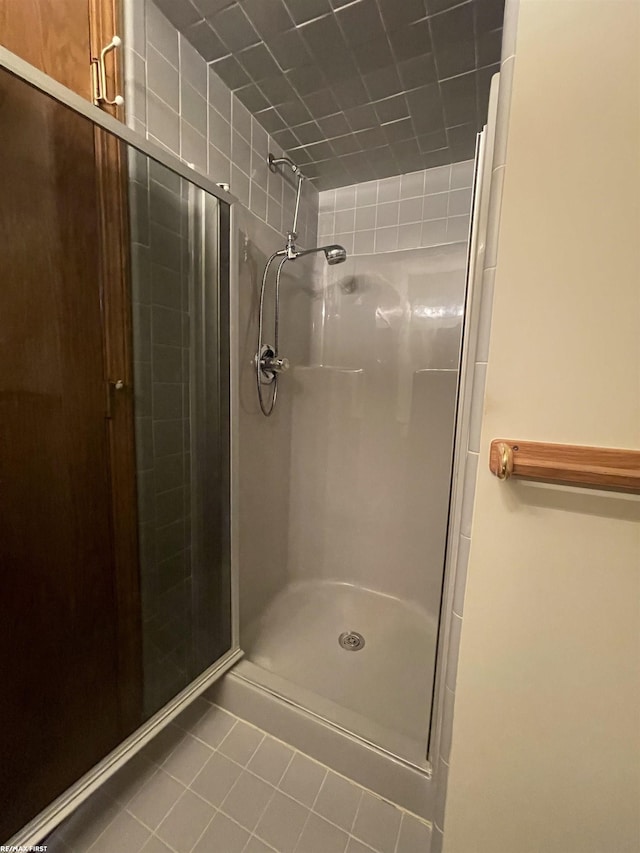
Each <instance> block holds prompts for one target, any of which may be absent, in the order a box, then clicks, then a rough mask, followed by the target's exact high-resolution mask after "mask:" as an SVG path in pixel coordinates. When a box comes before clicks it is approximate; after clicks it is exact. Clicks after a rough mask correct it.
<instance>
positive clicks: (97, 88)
mask: <svg viewBox="0 0 640 853" xmlns="http://www.w3.org/2000/svg"><path fill="white" fill-rule="evenodd" d="M121 44H122V39H121V38H120V36H114V37H113V38H112V39H111V41H110V42H109V44H107V45H105V47H103V48H102V50H101V51H100V56H99V57H98V58H97V59H92V60H91V73H92V77H93V103H94V104H95V105H96V106H97V107H99V106H100V105H101V104H109V105H110V106H116V107H121V106H122V105H123V104H124V98H123V97H122V95H116V96H115V97H114V98H112V99H110V98H108V97H107V72H106V69H105V64H104V59H105V56H106V55H107V54H108V53H109V52H110V51H112V50H115V49H116V48H117V47H120V45H121Z"/></svg>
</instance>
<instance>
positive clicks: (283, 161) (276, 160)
mask: <svg viewBox="0 0 640 853" xmlns="http://www.w3.org/2000/svg"><path fill="white" fill-rule="evenodd" d="M267 164H268V166H269V169H270V170H271V171H272V172H273V173H274V174H275V173H276V172H277V171H278V166H288V167H289V168H290V169H291V171H292V172H293V174H294V175H295V177H296V178H297V179H298V186H297V188H296V205H295V210H294V212H293V225H292V226H291V231H289V233H288V235H287V256H288V257H289V259H290V260H293V258H294V257H295V245H294V243H295V239H296V237H297V236H298V212H299V210H300V194H301V191H302V182H303V181H304V180H306V178H305V176H304V175H303V174H302V172H301V171H300V167H299V166H296V164H295V163H294V162H293V160H292V159H291V158H290V157H285V156H282V157H274V156H273V154H271V153H269V156H268V157H267Z"/></svg>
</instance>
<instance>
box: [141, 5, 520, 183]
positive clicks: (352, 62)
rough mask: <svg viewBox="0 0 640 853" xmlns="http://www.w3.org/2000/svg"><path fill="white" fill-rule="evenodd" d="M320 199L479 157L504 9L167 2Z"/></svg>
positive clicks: (186, 32) (187, 33) (169, 12)
mask: <svg viewBox="0 0 640 853" xmlns="http://www.w3.org/2000/svg"><path fill="white" fill-rule="evenodd" d="M156 2H157V5H158V6H159V7H160V8H161V9H162V11H163V12H164V13H165V14H166V15H167V17H168V18H169V19H170V20H171V22H172V23H173V24H174V25H175V26H176V27H177V28H178V29H179V30H180V31H181V32H183V33H184V35H185V36H186V38H187V39H188V40H189V41H190V42H191V43H192V44H193V45H194V47H195V48H196V49H197V50H198V51H199V52H200V53H201V54H202V56H203V57H204V58H205V59H206V60H207V62H210V63H212V67H213V69H214V70H215V71H216V72H217V73H218V74H219V75H220V77H221V78H222V79H223V80H224V82H225V83H226V84H227V85H228V86H229V87H230V88H231V89H232V90H233V91H234V92H235V94H236V95H237V96H238V98H239V99H240V100H241V101H242V103H244V104H245V106H246V107H247V108H248V109H249V110H250V111H251V112H252V113H253V114H254V115H255V116H256V118H257V119H258V120H259V121H260V122H261V124H262V125H263V126H264V127H265V129H266V130H267V131H269V133H270V134H271V135H272V136H273V138H274V139H275V140H276V142H277V143H278V144H279V145H280V146H281V147H282V148H283V149H284V150H285V151H287V153H288V154H289V156H290V157H291V158H292V159H293V160H294V161H295V162H296V163H298V164H299V165H300V166H301V167H302V171H303V173H304V174H305V175H306V176H307V177H309V178H311V179H312V180H313V182H314V183H315V185H316V186H317V187H318V189H330V188H332V187H337V186H344V185H346V184H352V183H357V182H359V181H366V180H372V179H374V178H384V177H387V176H389V175H396V174H400V173H404V172H411V171H415V170H418V169H424V168H430V167H432V166H440V165H443V164H445V163H451V162H456V161H459V160H464V159H467V158H469V157H472V156H473V152H474V146H475V135H476V132H477V131H478V130H479V129H480V128H481V127H482V125H483V124H484V122H485V120H486V111H487V101H488V94H489V81H490V79H491V76H492V75H493V74H494V73H495V72H496V71H497V70H498V63H499V59H500V45H501V37H502V18H503V14H504V0H467V2H460V0H238V2H230V0H156Z"/></svg>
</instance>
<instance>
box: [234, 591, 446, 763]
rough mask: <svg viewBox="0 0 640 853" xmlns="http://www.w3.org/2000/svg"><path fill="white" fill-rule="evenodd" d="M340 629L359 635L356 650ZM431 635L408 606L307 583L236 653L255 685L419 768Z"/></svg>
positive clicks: (274, 607)
mask: <svg viewBox="0 0 640 853" xmlns="http://www.w3.org/2000/svg"><path fill="white" fill-rule="evenodd" d="M344 631H357V632H358V633H359V634H362V635H363V636H364V639H365V645H364V647H363V648H362V649H360V650H358V651H347V650H346V649H344V648H342V647H341V646H340V645H339V643H338V637H339V635H340V634H341V633H342V632H344ZM436 631H437V626H436V625H435V624H433V623H432V621H431V620H430V619H429V617H428V615H427V614H426V612H425V611H424V610H423V609H422V608H420V607H418V606H417V605H413V604H410V603H408V602H404V601H401V600H399V599H397V598H393V597H391V596H388V595H382V594H380V593H377V592H373V591H371V590H368V589H362V588H360V587H356V586H352V585H350V584H346V583H338V582H332V581H312V582H303V583H295V584H291V585H289V586H287V587H286V588H285V589H283V590H282V591H281V592H280V593H279V594H278V595H277V596H276V597H275V598H274V599H273V600H272V601H271V602H270V603H269V605H268V606H267V607H266V608H265V610H264V612H263V613H262V615H261V616H260V618H259V619H257V620H256V621H255V622H254V623H253V624H251V625H250V626H249V627H248V629H247V631H246V633H244V632H243V637H242V646H243V649H244V651H245V655H246V658H247V659H248V660H249V661H251V663H253V664H255V667H253V668H252V680H257V681H258V682H259V683H260V684H261V686H263V687H267V688H268V689H270V690H272V691H273V692H275V693H276V694H278V695H280V696H283V697H284V698H286V699H288V700H290V701H293V702H295V703H296V704H298V705H299V706H301V707H303V708H306V709H307V710H309V711H311V712H312V713H314V714H317V715H318V716H319V717H321V718H323V719H325V720H327V721H329V722H330V723H333V724H334V725H337V726H339V727H341V728H343V729H345V730H346V731H348V732H351V733H353V734H354V735H356V736H357V737H360V738H362V739H363V740H365V741H367V742H369V743H370V744H372V745H374V746H376V747H378V748H381V749H383V750H385V751H388V752H390V753H391V754H392V755H394V756H398V757H399V758H401V759H404V760H405V761H408V762H411V763H412V764H414V765H415V766H417V767H426V766H427V765H426V748H427V734H428V727H429V714H430V706H431V685H432V683H433V667H434V663H435V644H436ZM260 670H262V673H261V672H260Z"/></svg>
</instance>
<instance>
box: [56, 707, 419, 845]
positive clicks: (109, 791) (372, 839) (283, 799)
mask: <svg viewBox="0 0 640 853" xmlns="http://www.w3.org/2000/svg"><path fill="white" fill-rule="evenodd" d="M430 837H431V831H430V826H429V824H427V823H425V822H424V821H422V820H420V819H419V818H417V817H415V816H414V815H412V814H410V813H409V812H406V811H404V810H403V809H400V808H398V807H397V806H395V805H393V804H391V803H389V802H386V801H385V800H382V799H380V798H379V797H377V796H375V795H374V794H372V793H370V792H369V791H367V790H366V789H364V788H361V787H360V786H359V785H356V784H355V783H354V782H351V781H350V780H348V779H345V778H344V777H342V776H339V775H338V774H336V773H334V772H333V771H332V770H330V769H328V768H327V767H325V766H324V765H322V764H319V763H318V762H317V761H314V760H312V759H311V758H309V757H308V756H306V755H304V754H303V753H301V752H299V751H298V750H295V749H293V748H292V747H290V746H288V745H287V744H285V743H283V742H282V741H279V740H276V739H275V738H273V737H271V736H270V735H268V734H266V733H265V732H263V731H261V730H260V729H257V728H255V727H254V726H251V725H249V724H248V723H246V722H245V721H244V720H241V719H239V718H237V717H234V716H232V715H231V714H228V713H227V712H226V711H223V710H222V709H221V708H219V707H217V706H216V705H211V704H210V703H209V702H208V701H207V700H206V699H205V698H202V697H201V698H199V699H197V700H196V701H195V702H194V703H192V704H191V706H190V707H189V708H187V710H186V711H184V712H183V714H182V715H181V716H180V717H178V719H177V720H176V721H175V723H173V724H171V725H170V726H168V727H167V728H166V729H164V730H163V731H162V732H161V733H160V734H159V735H158V736H157V737H156V738H155V739H154V740H153V741H152V742H151V743H149V744H148V745H147V746H146V747H145V748H144V750H143V751H142V752H140V753H139V754H138V755H136V756H135V757H134V758H133V759H132V760H131V761H130V762H129V763H128V764H127V765H125V766H124V767H123V768H121V770H119V771H118V772H117V773H116V774H115V776H113V777H112V778H111V779H110V780H109V781H108V782H107V783H106V784H105V785H104V786H103V787H102V788H101V789H100V790H99V791H98V792H97V793H96V794H94V795H93V796H92V797H91V798H90V799H89V800H88V801H87V802H85V803H84V804H83V805H82V806H81V807H80V808H79V809H78V810H77V811H76V812H74V814H72V815H71V817H69V818H68V819H67V820H66V821H65V822H64V823H63V824H61V825H60V826H59V827H58V828H57V829H56V831H55V832H54V833H53V834H52V835H51V836H50V837H49V838H48V839H47V843H48V844H49V848H48V851H49V853H89V851H90V853H274V851H275V853H429V845H430Z"/></svg>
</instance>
